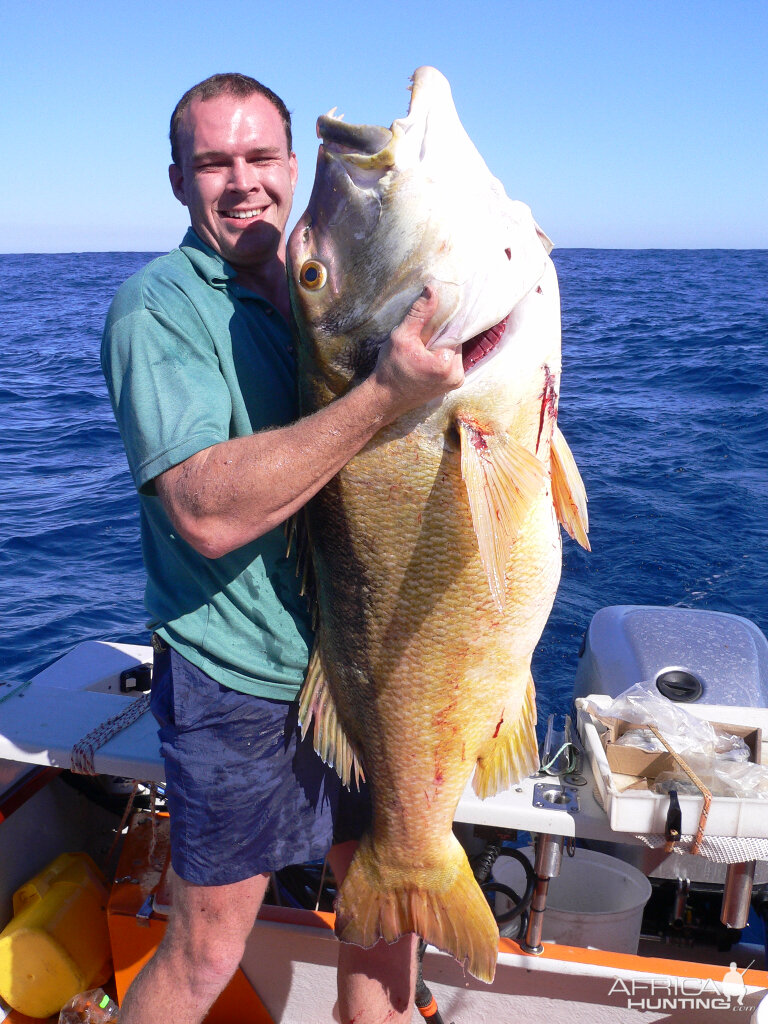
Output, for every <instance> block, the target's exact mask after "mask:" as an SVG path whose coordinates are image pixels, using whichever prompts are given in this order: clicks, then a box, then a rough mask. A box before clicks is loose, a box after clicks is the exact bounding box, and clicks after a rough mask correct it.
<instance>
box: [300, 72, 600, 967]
mask: <svg viewBox="0 0 768 1024" xmlns="http://www.w3.org/2000/svg"><path fill="white" fill-rule="evenodd" d="M457 126H458V128H457ZM319 129H320V134H321V137H322V138H323V146H322V147H321V150H320V156H319V159H318V171H317V176H316V179H315V187H314V190H313V194H312V198H311V199H310V204H309V207H308V209H307V212H306V213H305V215H304V217H303V218H302V219H301V221H300V222H299V224H298V225H297V227H296V228H295V230H294V232H293V234H292V236H291V240H290V243H289V264H290V279H291V285H292V299H293V306H294V312H295V315H296V319H297V323H298V325H299V333H300V352H299V364H300V386H301V394H302V408H303V411H304V412H311V411H314V410H315V409H318V408H320V407H322V406H324V405H325V404H327V403H328V402H329V401H331V400H333V398H335V397H338V396H339V395H341V394H343V393H344V391H345V390H347V389H348V388H349V387H352V386H354V385H355V384H356V383H357V381H358V380H359V379H360V378H361V377H363V376H365V375H366V373H367V372H369V371H370V369H371V367H372V365H373V362H375V358H376V354H377V352H378V346H379V345H380V344H381V343H382V341H383V340H385V339H386V337H388V335H389V332H390V331H391V330H392V328H393V327H394V326H395V325H396V324H397V323H398V322H399V321H400V319H401V318H402V316H403V314H404V312H405V311H406V310H407V309H408V308H409V307H410V305H411V303H412V302H413V300H414V299H415V297H416V296H417V295H418V294H419V293H420V292H421V290H422V288H423V286H424V284H426V283H429V284H431V285H433V286H434V287H435V288H436V290H437V292H438V294H439V296H440V300H441V301H440V308H439V310H438V314H437V317H436V320H437V330H436V333H435V336H434V338H433V340H432V342H431V344H432V345H443V346H447V345H452V346H456V345H462V347H463V353H464V364H465V370H466V379H465V383H464V384H463V386H462V387H461V388H459V389H458V390H456V391H454V392H451V393H449V394H448V395H446V396H445V397H444V398H443V399H442V400H441V401H438V402H435V403H432V404H430V405H429V406H427V407H424V408H421V409H418V410H415V411H413V412H411V413H409V414H407V415H405V416H402V417H401V418H400V419H398V420H397V421H396V422H394V423H392V424H390V425H389V426H387V427H386V428H384V429H383V430H382V431H380V432H379V433H378V434H377V435H376V437H374V438H373V440H372V441H371V442H369V444H367V445H366V447H365V448H364V449H363V450H362V451H361V452H360V453H359V454H358V455H357V456H355V457H354V458H353V459H352V460H351V461H350V462H349V463H348V464H347V465H346V466H345V468H344V469H343V470H342V471H341V472H340V473H338V474H337V476H336V477H335V478H334V479H333V480H332V481H331V482H330V483H329V484H328V485H326V487H325V488H324V489H323V490H322V491H321V492H320V493H319V494H318V495H317V496H316V497H315V498H314V499H313V500H312V501H311V502H310V504H309V505H308V506H307V508H306V510H305V519H306V526H307V532H308V540H309V545H310V549H311V553H312V561H313V565H314V576H315V581H316V596H317V610H318V631H317V644H316V648H315V651H314V654H313V657H312V661H311V663H310V668H309V672H308V677H307V683H306V685H305V688H304V691H303V694H302V703H301V719H302V723H303V726H304V728H307V727H309V724H310V722H312V721H313V722H314V738H315V746H316V747H317V749H318V751H319V752H320V754H321V755H322V756H323V757H324V759H325V760H326V761H328V762H329V763H332V764H334V765H335V766H336V768H337V769H338V771H339V773H340V775H341V776H342V778H343V779H344V780H345V781H346V782H350V781H351V780H354V779H355V778H356V777H359V776H361V775H363V774H364V776H365V778H366V779H367V780H368V782H369V784H370V787H371V794H372V802H373V824H372V829H371V831H370V833H369V834H367V835H366V836H365V837H364V838H363V840H362V842H361V844H360V847H359V849H358V851H357V853H356V855H355V858H354V860H353V862H352V864H351V866H350V869H349V872H348V874H347V877H346V879H345V881H344V883H343V885H342V887H341V890H340V892H339V896H338V900H337V907H336V910H337V932H338V934H339V935H340V937H341V938H342V939H343V940H345V941H350V942H356V943H359V944H360V945H363V946H370V945H372V944H373V943H374V942H376V941H377V940H378V939H379V938H380V937H384V938H385V939H386V940H387V941H394V939H396V938H397V937H398V936H399V935H402V934H404V933H406V932H411V931H413V932H417V933H419V934H420V935H421V936H422V937H423V938H424V939H426V940H427V941H428V942H430V943H432V944H434V945H436V946H438V947H439V948H441V949H445V950H447V951H449V952H450V953H452V954H453V955H454V956H456V957H457V959H459V960H461V961H466V962H467V966H468V969H469V970H470V972H471V973H472V974H474V975H475V976H477V977H479V978H482V979H484V980H488V981H489V980H491V979H492V977H493V973H494V970H495V963H496V952H497V947H498V930H497V927H496V923H495V921H494V918H493V915H492V913H491V911H490V909H489V907H488V903H487V901H486V899H485V897H484V896H483V894H482V892H481V890H480V889H479V887H478V886H477V883H476V882H475V880H474V877H473V875H472V872H471V869H470V867H469V864H468V861H467V858H466V855H465V853H464V851H463V849H462V847H461V846H460V844H459V843H458V841H457V840H456V839H455V837H454V836H453V834H452V830H451V826H452V822H453V815H454V812H455V809H456V805H457V803H458V800H459V798H460V796H461V793H462V791H463V789H464V788H465V786H466V784H467V782H468V780H469V779H470V777H472V776H473V785H474V788H475V790H476V791H477V792H478V794H479V795H480V796H481V797H485V796H488V795H491V794H493V793H496V792H498V791H500V790H503V789H504V788H506V787H508V786H510V785H513V784H514V783H516V782H518V781H519V780H520V779H521V778H524V777H526V776H528V775H530V774H532V773H533V772H534V771H536V769H537V768H538V754H537V744H536V735H535V722H536V712H535V693H534V687H533V681H532V679H531V674H530V663H531V656H532V653H533V650H534V647H535V645H536V643H537V642H538V640H539V637H540V636H541V632H542V630H543V628H544V625H545V623H546V620H547V617H548V615H549V612H550V610H551V607H552V602H553V600H554V596H555V592H556V589H557V585H558V581H559V577H560V565H561V541H560V529H559V524H558V519H559V520H560V521H561V522H562V523H563V524H564V525H565V526H566V529H567V530H568V531H569V532H570V533H571V535H573V536H576V537H577V538H578V539H579V540H580V541H581V542H582V543H583V544H584V545H585V546H586V545H587V541H586V499H585V496H584V492H583V486H582V484H581V480H580V478H579V475H578V471H577V470H576V467H575V464H574V463H573V459H572V457H571V455H570V452H569V450H568V447H567V445H566V443H565V441H564V439H563V437H562V434H560V432H559V430H558V428H557V424H556V419H557V398H558V390H559V378H560V307H559V295H558V288H557V278H556V274H555V270H554V266H553V264H552V262H551V260H550V259H549V255H548V253H549V248H550V245H549V242H548V239H547V238H546V236H544V235H543V234H542V232H541V231H540V230H539V229H538V228H537V226H536V224H535V222H534V221H533V218H532V217H531V215H530V211H529V210H528V208H527V207H525V206H524V205H523V204H521V203H513V202H512V201H511V200H509V199H508V198H507V197H506V195H505V194H504V192H503V189H502V188H501V186H500V184H499V183H498V182H497V181H496V179H495V178H492V176H491V175H490V173H489V172H488V170H487V168H486V167H485V164H484V163H483V162H482V159H481V158H480V157H479V154H478V153H477V151H476V150H475V148H474V146H472V143H471V142H470V141H469V139H468V137H467V136H466V133H464V131H463V128H461V125H460V122H459V121H458V117H457V115H456V112H455V108H454V107H453V102H452V99H451V96H450V90H449V88H448V85H447V82H446V81H445V79H444V78H443V77H442V75H440V74H439V72H436V71H435V70H434V69H432V68H421V69H419V70H418V71H417V72H416V74H415V76H414V86H413V97H412V100H411V108H410V111H409V114H408V117H407V118H405V119H402V120H400V121H396V122H395V123H394V124H393V125H392V128H391V129H390V130H387V129H383V128H378V127H377V128H372V127H369V126H362V127H360V126H349V125H346V124H344V123H343V122H341V121H338V120H337V119H335V118H331V117H325V118H321V119H320V122H319ZM462 154H463V156H462ZM457 187H460V188H461V193H462V202H463V203H468V204H469V209H464V210H457V208H456V207H457V202H456V188H457ZM486 293H487V294H486Z"/></svg>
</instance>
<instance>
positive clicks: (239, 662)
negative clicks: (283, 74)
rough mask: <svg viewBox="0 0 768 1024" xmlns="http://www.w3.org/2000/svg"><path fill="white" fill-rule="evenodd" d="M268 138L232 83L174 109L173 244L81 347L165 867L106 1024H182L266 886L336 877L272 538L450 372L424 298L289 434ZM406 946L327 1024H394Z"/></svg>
mask: <svg viewBox="0 0 768 1024" xmlns="http://www.w3.org/2000/svg"><path fill="white" fill-rule="evenodd" d="M290 132H291V128H290V115H289V114H288V111H287V109H286V108H285V105H284V104H283V102H282V100H280V99H279V98H278V97H277V96H276V95H275V94H274V93H272V92H271V91H270V90H269V89H267V88H265V87H264V86H263V85H261V84H260V83H259V82H257V81H255V80H254V79H252V78H247V77H246V76H243V75H235V74H231V75H215V76H213V77H212V78H210V79H207V80H206V81H205V82H202V83H200V84H199V85H197V86H195V87H194V88H193V89H190V90H189V91H188V92H187V93H185V95H184V96H183V97H182V99H181V100H180V101H179V104H178V105H177V107H176V110H175V111H174V114H173V117H172V120H171V151H172V157H173V163H172V165H171V167H170V179H171V186H172V188H173V192H174V194H175V196H176V198H177V199H179V200H180V202H182V203H183V204H184V205H185V206H186V207H187V208H188V210H189V216H190V222H191V227H190V229H189V231H188V232H187V234H186V236H185V238H184V240H183V241H182V243H181V246H180V247H179V248H178V249H175V250H174V251H173V252H171V253H169V254H168V255H167V256H163V257H160V258H159V259H157V260H155V261H154V262H152V263H150V264H149V265H148V266H147V267H145V268H144V269H143V270H142V271H140V272H139V273H138V274H136V275H134V277H132V278H131V279H130V280H129V281H127V282H126V283H125V284H124V285H123V286H122V287H121V288H120V290H119V292H118V294H117V296H116V297H115V300H114V302H113V304H112V307H111V309H110V311H109V315H108V318H107V323H106V327H105V331H104V339H103V344H102V366H103V369H104V374H105V377H106V380H107V385H108V387H109V391H110V396H111V398H112V403H113V408H114V410H115V416H116V419H117V423H118V426H119V428H120V432H121V435H122V438H123V441H124V444H125V448H126V453H127V456H128V463H129V466H130V469H131V473H132V475H133V479H134V482H135V484H136V488H137V490H138V494H139V502H140V515H141V532H142V549H143V554H144V561H145V565H146V570H147V587H146V593H145V604H146V607H147V611H148V613H149V616H150V621H149V626H150V628H151V629H152V630H153V647H154V649H155V665H154V672H153V683H152V710H153V712H154V714H155V716H156V718H157V720H158V723H159V725H160V731H159V736H160V741H161V751H162V754H163V757H164V759H165V768H166V781H167V798H168V807H169V812H170V821H171V851H172V865H173V869H174V872H173V905H172V910H171V916H170V919H169V924H168V928H167V931H166V935H165V938H164V940H163V942H162V943H161V945H160V947H159V949H158V951H157V953H156V955H155V957H154V958H153V959H152V960H151V961H150V963H149V964H148V965H147V966H146V967H145V968H144V970H143V971H142V972H141V973H140V974H139V975H138V977H137V979H136V981H135V982H134V984H133V986H132V987H131V989H130V991H129V992H128V994H127V996H126V999H125V1001H124V1005H123V1007H122V1010H121V1013H122V1016H121V1021H123V1022H124V1024H157V1022H158V1021H163V1024H194V1022H198V1021H202V1019H203V1017H204V1016H205V1014H206V1012H207V1010H208V1008H209V1007H210V1006H211V1004H212V1003H213V1002H214V1000H215V999H216V997H217V995H218V994H219V993H220V992H221V990H222V989H223V988H224V986H225V985H226V983H227V981H228V980H229V978H230V977H231V976H232V974H233V973H234V971H235V970H236V969H237V966H238V964H239V962H240V959H241V957H242V954H243V949H244V945H245V940H246V938H247V936H248V933H249V932H250V930H251V927H252V925H253V921H254V919H255V916H256V913H257V912H258V909H259V906H260V905H261V901H262V899H263V897H264V893H265V891H266V888H267V884H268V881H269V873H270V872H272V871H276V870H278V869H280V868H282V867H285V866H286V865H288V864H292V863H300V862H302V861H308V860H313V859H317V858H320V857H323V856H324V855H325V853H326V852H327V851H328V849H329V847H330V846H331V843H332V842H333V840H334V839H335V840H336V841H337V845H336V846H335V847H334V848H333V850H332V851H331V853H330V860H331V864H332V866H333V867H334V870H335V872H336V874H337V877H341V876H342V875H343V872H344V871H345V869H346V865H347V863H348V860H349V857H350V854H351V849H352V845H351V844H352V841H353V840H354V839H355V838H356V837H357V836H359V834H360V831H361V829H362V827H364V825H365V813H366V809H365V806H364V802H361V801H358V803H357V804H356V803H355V802H354V801H353V799H352V798H350V797H349V796H348V795H347V794H345V792H344V791H343V790H342V788H341V786H340V783H339V780H338V778H337V776H336V774H335V772H333V771H332V770H331V769H328V768H326V766H324V765H323V764H322V763H321V762H320V760H319V758H318V757H317V755H316V754H315V753H314V751H313V750H312V748H311V744H310V743H309V742H306V743H305V742H301V739H300V735H299V732H298V728H297V724H296V704H295V701H296V697H297V694H298V691H299V689H300V686H301V683H302V681H303V677H304V672H305V669H306V665H307V660H308V652H309V649H310V646H311V643H312V633H311V628H310V622H309V616H308V613H307V609H306V607H305V604H304V601H303V599H302V598H301V597H300V594H299V584H298V580H297V578H296V565H295V563H294V562H293V561H292V559H290V558H288V557H287V556H286V554H285V542H284V537H283V533H282V530H281V529H280V526H281V524H282V523H283V522H284V521H285V519H286V518H287V517H288V516H290V515H291V514H292V513H293V512H295V511H297V510H298V509H299V508H301V506H302V505H303V504H304V503H305V502H306V501H307V500H308V499H309V498H311V497H312V495H313V494H315V493H316V492H317V491H318V490H319V489H320V488H321V487H322V486H323V485H324V484H325V483H326V482H327V481H328V480H329V479H330V478H331V477H332V476H333V475H334V474H335V473H336V472H338V470H339V469H340V468H341V467H342V466H343V465H344V464H345V463H346V462H347V461H348V460H349V459H350V458H351V457H352V456H353V455H354V454H355V453H356V452H357V451H359V450H360V449H361V448H362V447H363V445H364V444H366V443H367V442H368V441H369V440H370V439H371V438H372V437H373V436H374V434H375V433H376V432H377V431H378V430H379V429H380V428H381V427H382V426H384V425H385V424H386V423H388V422H391V421H392V420H394V419H395V418H397V417H398V416H399V415H401V414H402V413H403V412H404V411H406V410H407V409H410V408H416V407H418V406H420V405H423V404H425V403H426V402H427V401H429V400H430V399H432V398H434V397H437V396H438V395H441V394H443V393H444V392H445V391H446V390H448V389H450V388H453V387H457V386H458V385H459V384H460V383H461V381H462V379H463V371H462V367H461V355H460V353H458V354H452V353H449V352H446V351H445V350H443V351H440V352H435V353H433V352H430V351H429V350H428V349H427V348H426V347H425V342H426V341H427V340H428V337H429V319H430V317H431V316H432V314H433V312H434V309H435V307H436V297H435V296H433V295H429V294H425V296H423V297H422V298H421V299H420V300H419V301H418V302H417V303H416V304H415V305H414V307H413V309H412V310H411V311H410V313H409V314H408V315H407V317H406V319H405V321H404V322H403V323H402V324H401V325H400V326H399V327H398V328H397V329H396V330H395V331H394V332H393V334H392V336H391V338H390V340H389V342H388V343H387V344H386V345H384V346H383V348H382V350H381V355H380V357H379V360H378V362H377V364H376V367H375V368H374V370H373V372H372V373H371V375H370V377H369V378H367V379H366V380H365V381H363V382H362V383H361V384H360V385H359V386H358V387H356V388H354V389H353V390H351V391H349V392H348V393H347V394H346V395H344V396H343V397H341V398H340V399H338V400H337V401H336V402H334V403H332V404H331V405H330V406H328V407H327V408H325V409H323V410H322V411H321V412H319V413H316V414H314V415H313V416H310V417H306V418H304V419H298V418H297V416H298V409H297V404H296V385H295V368H294V359H293V347H292V335H291V326H290V306H289V298H288V284H287V278H286V272H285V244H286V242H285V226H286V222H287V220H288V216H289V213H290V209H291V202H292V198H293V190H294V188H295V185H296V177H297V166H296V157H295V155H294V153H293V152H292V148H291V134H290ZM413 948H414V943H413V941H411V939H410V938H405V939H401V940H400V941H399V942H398V943H395V944H394V945H392V946H387V945H386V944H385V943H379V944H378V945H377V946H375V947H373V949H372V950H361V949H359V948H358V947H353V946H342V947H341V949H340V955H339V1009H340V1014H341V1019H342V1021H345V1022H346V1021H351V1020H353V1019H354V1020H355V1021H356V1022H357V1024H377V1022H379V1021H383V1020H385V1019H386V1020H387V1021H390V1022H397V1021H402V1022H405V1021H410V1019H411V1012H412V988H413V982H414V977H413ZM309 1012H310V1011H309V1010H308V1013H309ZM307 1019H310V1017H309V1016H308V1017H307Z"/></svg>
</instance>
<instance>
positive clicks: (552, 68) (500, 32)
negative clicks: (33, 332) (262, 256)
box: [0, 0, 768, 252]
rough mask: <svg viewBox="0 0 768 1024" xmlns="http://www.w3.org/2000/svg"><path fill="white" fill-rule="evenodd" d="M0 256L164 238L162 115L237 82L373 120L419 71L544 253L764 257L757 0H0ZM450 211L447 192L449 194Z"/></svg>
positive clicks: (766, 216)
mask: <svg viewBox="0 0 768 1024" xmlns="http://www.w3.org/2000/svg"><path fill="white" fill-rule="evenodd" d="M0 24H2V45H1V46H0V95H1V96H2V107H1V111H0V129H1V133H2V134H1V136H0V137H1V139H2V143H1V144H2V150H3V153H4V159H3V160H2V161H1V162H0V251H2V252H24V251H28V252H44V251H81V250H110V249H118V250H120V249H134V250H146V251H156V250H165V249H168V248H171V247H172V246H174V245H175V244H177V243H178V241H179V240H180V238H181V235H182V232H183V230H184V227H185V225H186V216H185V211H184V210H183V208H182V207H180V206H178V204H177V203H176V201H175V200H174V198H173V196H172V194H171V191H170V188H169V186H168V180H167V165H168V162H169V153H168V142H167V124H168V118H169V116H170V112H171V110H172V109H173V106H174V105H175V103H176V101H177V99H178V98H179V96H180V95H181V93H182V92H184V90H185V89H186V88H188V87H189V86H190V85H192V84H194V83H195V82H197V81H199V80H201V79H202V78H205V77H207V76H208V75H209V74H213V73H214V72H218V71H243V72H245V73H246V74H251V75H253V76H255V77H256V78H259V79H261V80H262V81H264V82H265V83H266V84H267V85H269V86H270V87H271V88H273V89H274V90H275V91H276V92H278V93H280V94H281V95H282V96H283V98H284V99H285V101H286V103H287V105H288V107H289V109H290V110H291V111H292V113H293V116H294V125H295V127H294V132H295V148H296V152H297V155H298V158H299V168H300V184H299V189H298V191H297V194H296V200H295V204H294V217H297V216H298V215H299V213H300V212H301V211H302V209H303V208H304V206H305V205H306V202H307V199H308V196H309V189H310V185H311V179H312V176H313V173H314V163H315V154H316V147H317V141H316V138H315V131H314V124H315V120H316V118H317V116H318V114H320V113H324V112H325V111H327V110H328V109H329V108H330V107H333V106H337V107H338V109H339V112H343V113H345V115H346V117H347V120H349V121H357V122H374V121H375V122H379V123H381V124H385V125H389V124H390V123H391V122H392V120H393V119H394V118H395V117H399V116H402V115H403V114H404V113H405V111H406V109H407V104H408V92H407V89H406V87H407V84H408V79H409V76H410V75H411V73H412V72H413V70H414V69H415V68H416V67H418V66H419V65H420V64H433V65H434V66H435V67H437V68H439V69H440V70H441V71H442V72H443V73H444V74H445V75H446V76H447V78H448V79H449V81H450V82H451V85H452V87H453V92H454V98H455V100H456V105H457V107H458V110H459V114H460V116H461V118H462V120H463V122H464V124H465V126H466V128H467V130H468V132H469V134H470V136H471V137H472V138H473V140H474V141H475V143H476V145H477V146H478V148H479V149H480V152H481V153H482V154H483V156H484V157H485V159H486V161H487V163H488V165H489V166H490V168H491V170H492V171H493V172H494V173H495V174H496V175H497V176H498V177H499V178H501V180H502V181H503V182H504V184H505V186H506V189H507V192H508V193H509V195H510V196H512V197H513V198H515V199H522V200H524V201H525V202H527V203H529V205H530V206H531V207H532V209H533V212H534V215H535V216H536V218H537V219H538V221H539V223H540V224H541V225H542V227H543V228H544V230H545V231H547V232H548V233H549V234H550V235H551V237H552V238H553V240H554V241H555V243H556V244H557V245H560V246H598V247H602V246H605V247H628V248H633V247H648V246H652V247H666V248H668V247H673V248H674V247H681V248H682V247H694V248H710V247H723V248H768V2H766V0H525V2H522V0H489V2H482V0H480V2H476V3H472V0H461V2H459V0H426V2H422V3H419V2H418V0H413V2H409V3H400V2H398V0H393V2H391V3H389V4H384V3H374V2H370V3H369V2H367V0H358V2H351V0H328V2H326V3H317V2H313V3H305V2H279V0H275V2H273V3H265V2H263V0H247V2H246V0H226V2H223V0H222V2H217V0H207V2H205V3H203V2H201V0H185V2H178V3H176V2H169V0H154V2H151V3H147V2H144V0H132V2H130V3H128V2H127V0H125V2H117V0H102V2H90V0H89V2H85V0H80V2H78V0H68V2H67V0H25V2H24V3H19V2H17V0H0ZM457 201H461V197H457Z"/></svg>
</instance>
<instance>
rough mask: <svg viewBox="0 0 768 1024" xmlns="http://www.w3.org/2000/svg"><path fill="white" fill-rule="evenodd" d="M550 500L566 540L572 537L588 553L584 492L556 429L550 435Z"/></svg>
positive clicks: (566, 447) (560, 434)
mask: <svg viewBox="0 0 768 1024" xmlns="http://www.w3.org/2000/svg"><path fill="white" fill-rule="evenodd" d="M551 451H552V456H551V457H552V500H553V501H554V503H555V512H556V514H557V518H558V519H559V520H560V522H561V523H562V525H563V529H564V530H565V532H566V533H567V534H568V536H569V537H573V539H574V540H576V541H578V542H579V544H581V546H582V547H583V548H585V549H586V550H587V551H590V550H591V548H590V546H589V541H588V540H587V533H588V532H589V516H588V514H587V492H586V490H585V489H584V481H583V480H582V479H581V474H580V473H579V469H578V466H577V465H576V461H575V459H574V457H573V454H572V453H571V449H570V448H569V447H568V442H567V441H566V440H565V438H564V437H563V434H562V431H561V430H560V428H559V427H558V426H555V429H554V432H553V434H552V449H551Z"/></svg>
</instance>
